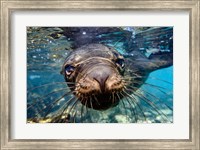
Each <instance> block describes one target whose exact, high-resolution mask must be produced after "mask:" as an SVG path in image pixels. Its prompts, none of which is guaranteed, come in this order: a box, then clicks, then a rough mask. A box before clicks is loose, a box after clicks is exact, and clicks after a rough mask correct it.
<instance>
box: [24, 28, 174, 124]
mask: <svg viewBox="0 0 200 150" xmlns="http://www.w3.org/2000/svg"><path fill="white" fill-rule="evenodd" d="M58 30H60V29H59V28H56V29H55V28H49V29H39V28H28V30H27V37H28V38H27V39H28V41H27V43H28V44H27V91H28V93H27V97H28V99H27V104H29V103H34V102H35V105H34V108H33V109H28V110H27V117H28V119H30V118H31V117H33V116H35V114H36V113H37V116H38V117H39V116H42V113H43V112H42V110H43V109H45V107H46V105H47V104H51V101H53V100H54V99H55V98H58V97H59V96H60V95H62V94H64V93H65V91H59V92H57V93H54V94H52V95H51V96H49V97H48V98H47V99H45V100H42V99H41V100H40V102H38V103H37V104H36V102H37V101H36V100H37V99H40V98H41V97H44V96H45V95H47V94H48V93H50V92H52V91H54V90H59V89H62V88H66V84H65V83H61V82H64V78H63V76H62V75H61V74H60V70H61V67H62V64H63V62H64V59H65V57H66V56H67V54H68V53H69V51H70V50H71V47H70V42H69V41H68V40H67V38H66V37H65V36H62V35H61V37H60V38H59V39H53V38H52V37H50V36H49V34H50V33H53V32H55V31H58ZM120 44H121V43H120V42H119V43H118V44H117V46H116V48H117V49H118V51H120V52H121V53H122V54H123V53H126V50H124V49H123V48H122V46H120ZM108 45H112V41H111V43H108ZM113 45H114V44H113ZM48 83H54V84H48ZM146 83H148V84H144V85H143V86H142V87H141V88H140V89H139V90H138V92H140V93H142V94H144V96H145V98H147V99H148V100H149V101H150V103H152V104H153V105H150V104H148V103H147V102H145V101H144V100H141V98H137V100H138V103H139V104H140V105H141V106H142V109H143V111H144V114H145V116H146V120H144V118H142V115H143V114H142V113H141V112H139V111H140V109H139V108H136V111H138V118H142V119H140V121H138V122H139V123H140V122H142V123H161V122H165V123H166V122H167V123H169V122H173V66H171V67H168V68H164V69H160V70H156V71H154V72H152V73H150V75H149V78H148V79H147V80H146ZM45 84H46V85H45ZM44 85H45V86H44ZM153 85H155V86H153ZM34 87H38V88H34ZM145 91H148V93H150V94H147V93H146V92H145ZM69 98H70V97H67V98H66V97H65V98H64V99H63V100H62V101H60V103H58V104H57V105H56V107H55V108H53V109H52V110H51V111H52V112H56V111H57V110H58V109H59V108H60V107H62V105H63V104H64V102H65V101H66V100H67V99H69ZM133 107H134V106H133ZM133 107H132V108H131V107H130V104H129V103H128V102H127V101H126V100H124V104H123V103H122V102H120V103H119V105H118V106H116V107H114V108H111V109H108V110H106V111H95V110H89V111H90V113H86V110H85V116H84V117H83V119H84V122H99V123H117V122H118V123H129V122H130V123H132V122H135V118H134V117H133V113H134V111H133ZM77 108H78V106H77ZM155 108H157V109H158V111H155V110H154V109H155ZM35 110H37V111H35ZM77 115H80V112H77ZM77 120H78V119H77ZM79 121H80V120H79Z"/></svg>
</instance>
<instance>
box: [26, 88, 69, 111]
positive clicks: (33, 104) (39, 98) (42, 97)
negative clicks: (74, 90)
mask: <svg viewBox="0 0 200 150" xmlns="http://www.w3.org/2000/svg"><path fill="white" fill-rule="evenodd" d="M67 89H68V88H64V89H58V90H56V91H52V92H50V93H48V94H46V95H43V96H41V97H38V98H37V99H36V100H35V101H34V102H33V103H32V104H28V105H29V106H28V107H27V109H30V108H31V107H33V106H35V104H36V103H37V102H39V101H40V100H43V99H44V98H47V97H49V96H50V95H51V94H54V93H57V92H59V91H64V90H67ZM70 92H71V91H69V93H70Z"/></svg>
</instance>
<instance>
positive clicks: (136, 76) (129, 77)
mask: <svg viewBox="0 0 200 150" xmlns="http://www.w3.org/2000/svg"><path fill="white" fill-rule="evenodd" d="M134 75H135V76H133V77H131V76H125V77H123V78H124V79H135V78H141V79H143V78H146V77H145V76H140V75H137V74H134ZM147 78H150V79H154V80H158V81H162V82H165V83H168V84H170V85H173V83H171V82H169V81H166V80H163V79H160V78H157V77H153V76H148V77H147Z"/></svg>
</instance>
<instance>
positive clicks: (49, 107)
mask: <svg viewBox="0 0 200 150" xmlns="http://www.w3.org/2000/svg"><path fill="white" fill-rule="evenodd" d="M72 92H73V91H70V92H67V93H66V94H64V95H62V96H61V97H59V98H58V99H56V100H55V101H53V102H52V103H50V104H49V105H47V108H48V110H47V112H46V113H45V115H44V118H46V116H47V115H48V114H49V111H50V110H51V109H52V108H53V107H54V106H55V104H56V103H57V102H59V101H60V100H61V99H62V98H63V97H65V96H67V95H68V94H69V93H72Z"/></svg>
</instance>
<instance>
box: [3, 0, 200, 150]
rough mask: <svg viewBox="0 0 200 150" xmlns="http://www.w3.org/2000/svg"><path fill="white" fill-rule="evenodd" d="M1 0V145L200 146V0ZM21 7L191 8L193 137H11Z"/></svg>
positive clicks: (85, 147)
mask: <svg viewBox="0 0 200 150" xmlns="http://www.w3.org/2000/svg"><path fill="white" fill-rule="evenodd" d="M0 1H1V31H0V35H1V43H0V46H1V54H0V57H1V59H0V62H1V67H0V68H1V70H0V71H1V73H0V85H1V91H0V92H1V98H0V100H1V103H0V105H1V124H0V129H1V134H0V135H1V149H194V150H198V149H200V142H199V141H200V138H199V136H200V117H199V115H200V104H199V102H200V94H199V93H200V87H199V83H200V80H199V79H200V74H199V70H200V69H199V68H200V55H199V53H200V30H199V28H200V1H199V0H193V1H191V0H188V1H185V0H178V1H177V0H168V1H165V0H157V1H154V0H148V1H143V0H142V1H133V0H125V1H117V0H115V1H114V0H109V1H107V0H100V1H95V0H92V1H87V0H84V1H76V0H70V1H67V0H62V1H60V0H42V1H39V0H30V1H26V0H12V1H10V0H0ZM17 10H28V11H29V10H45V11H63V10H92V11H97V10H102V11H107V10H120V11H128V10H136V11H146V12H148V11H154V10H158V11H166V10H170V11H175V12H176V11H188V12H189V14H190V17H189V18H190V20H189V34H190V37H189V47H190V49H189V54H190V56H189V58H190V59H189V60H190V61H189V84H190V87H189V107H190V108H189V109H190V112H189V119H190V121H189V122H190V129H189V132H190V133H189V139H185V140H182V139H176V140H174V139H167V140H163V139H138V140H135V139H132V140H131V139H129V140H127V139H122V140H119V139H109V140H108V139H105V140H104V139H99V140H98V139H82V140H80V139H79V140H78V139H77V140H75V139H74V140H72V139H71V140H64V139H62V140H53V139H44V140H39V139H36V140H32V139H12V137H11V123H12V120H11V118H10V114H11V113H10V111H11V98H12V93H11V92H10V91H12V86H11V85H12V84H11V73H12V72H11V62H12V60H11V51H12V49H11V30H10V28H11V14H12V13H13V12H15V11H17Z"/></svg>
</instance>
